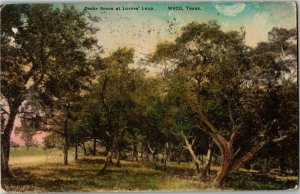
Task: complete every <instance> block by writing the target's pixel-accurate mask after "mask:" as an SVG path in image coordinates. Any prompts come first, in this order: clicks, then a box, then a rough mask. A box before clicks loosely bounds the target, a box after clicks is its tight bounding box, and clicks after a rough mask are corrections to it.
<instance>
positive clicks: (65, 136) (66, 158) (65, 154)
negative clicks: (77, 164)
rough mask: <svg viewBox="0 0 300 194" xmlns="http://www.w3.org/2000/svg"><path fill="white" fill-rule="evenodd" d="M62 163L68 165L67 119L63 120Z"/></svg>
mask: <svg viewBox="0 0 300 194" xmlns="http://www.w3.org/2000/svg"><path fill="white" fill-rule="evenodd" d="M64 140H65V145H64V165H68V156H69V133H68V119H66V121H65V126H64Z"/></svg>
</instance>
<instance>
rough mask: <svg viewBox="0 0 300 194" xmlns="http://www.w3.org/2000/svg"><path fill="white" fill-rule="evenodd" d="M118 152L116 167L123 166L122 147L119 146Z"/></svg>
mask: <svg viewBox="0 0 300 194" xmlns="http://www.w3.org/2000/svg"><path fill="white" fill-rule="evenodd" d="M116 154H117V162H116V167H120V166H121V150H120V148H118V150H117V153H116Z"/></svg>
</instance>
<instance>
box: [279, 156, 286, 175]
mask: <svg viewBox="0 0 300 194" xmlns="http://www.w3.org/2000/svg"><path fill="white" fill-rule="evenodd" d="M285 159H286V158H285V156H281V157H280V158H279V168H280V173H281V174H284V173H285V169H286V168H285V167H286V164H285Z"/></svg>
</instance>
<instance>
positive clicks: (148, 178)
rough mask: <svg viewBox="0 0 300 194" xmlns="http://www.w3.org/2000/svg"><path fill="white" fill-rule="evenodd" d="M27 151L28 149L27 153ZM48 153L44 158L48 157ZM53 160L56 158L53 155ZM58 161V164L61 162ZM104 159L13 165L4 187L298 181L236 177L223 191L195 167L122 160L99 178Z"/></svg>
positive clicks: (144, 187)
mask: <svg viewBox="0 0 300 194" xmlns="http://www.w3.org/2000/svg"><path fill="white" fill-rule="evenodd" d="M23 151H24V150H23ZM44 151H45V153H46V154H48V155H51V154H53V157H54V156H57V154H59V153H60V152H61V151H59V150H55V149H54V150H50V151H48V150H44ZM37 152H39V153H40V154H37V153H35V154H33V155H29V154H28V153H26V151H25V153H26V154H28V155H26V154H25V155H26V156H22V154H21V151H20V153H18V152H15V153H13V151H12V160H14V159H15V158H20V157H26V158H31V160H34V158H39V157H41V156H43V151H41V150H37ZM46 154H44V155H46ZM51 157H52V155H51ZM59 160H60V159H58V160H57V161H59ZM103 162H104V158H102V157H83V156H81V157H80V160H78V161H76V162H75V161H73V162H71V163H70V165H68V166H64V165H62V162H61V163H58V162H51V161H48V162H41V161H39V160H38V161H36V162H33V163H32V165H26V164H28V163H26V162H25V163H24V164H23V165H22V164H21V163H22V162H21V161H19V164H18V165H11V170H12V173H13V175H14V177H13V178H9V179H3V180H2V188H3V189H4V190H6V191H17V192H25V191H27V192H32V191H35V192H47V191H49V192H63V191H69V192H76V191H81V192H91V191H93V192H99V191H158V190H159V191H199V190H201V191H203V190H220V189H225V190H232V189H237V190H252V189H291V188H294V185H295V184H296V182H295V180H293V181H292V180H277V179H276V178H274V177H273V178H272V177H267V176H264V175H260V174H258V173H242V174H234V175H233V176H231V178H230V179H229V181H228V183H226V184H225V185H224V187H223V188H215V187H213V186H212V185H210V184H209V183H204V182H201V181H200V180H199V179H198V177H197V176H195V174H194V169H193V165H192V164H181V165H179V166H178V165H175V164H170V165H169V166H168V168H167V169H164V168H163V167H162V166H159V165H151V164H148V165H143V164H141V163H135V162H129V161H122V167H115V166H110V167H109V168H108V170H107V171H106V172H105V173H103V174H101V175H98V174H97V172H98V170H99V169H100V166H101V164H103Z"/></svg>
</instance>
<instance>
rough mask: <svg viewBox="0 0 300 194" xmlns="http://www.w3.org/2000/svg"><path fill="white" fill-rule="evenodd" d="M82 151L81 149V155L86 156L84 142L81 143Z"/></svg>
mask: <svg viewBox="0 0 300 194" xmlns="http://www.w3.org/2000/svg"><path fill="white" fill-rule="evenodd" d="M82 149H83V154H84V155H85V156H86V155H87V154H86V148H85V145H84V142H82Z"/></svg>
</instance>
